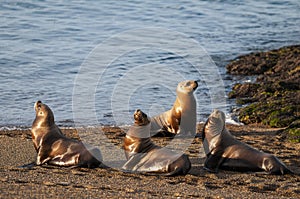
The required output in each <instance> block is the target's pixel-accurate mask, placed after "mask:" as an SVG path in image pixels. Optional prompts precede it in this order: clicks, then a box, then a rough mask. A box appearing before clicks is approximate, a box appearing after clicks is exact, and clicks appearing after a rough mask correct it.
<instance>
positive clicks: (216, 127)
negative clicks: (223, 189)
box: [24, 80, 292, 176]
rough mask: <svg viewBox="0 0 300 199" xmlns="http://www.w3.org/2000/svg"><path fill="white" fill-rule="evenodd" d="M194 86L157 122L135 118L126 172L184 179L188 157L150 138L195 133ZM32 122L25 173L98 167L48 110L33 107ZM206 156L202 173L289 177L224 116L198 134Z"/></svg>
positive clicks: (93, 154)
mask: <svg viewBox="0 0 300 199" xmlns="http://www.w3.org/2000/svg"><path fill="white" fill-rule="evenodd" d="M197 87H198V83H197V82H196V81H191V80H187V81H183V82H180V83H179V84H178V86H177V89H176V93H177V97H176V100H175V102H174V104H173V106H172V108H171V109H170V110H168V111H166V112H164V113H162V114H160V115H158V116H155V117H152V118H148V116H147V115H146V114H145V113H143V112H142V111H141V110H136V112H135V113H134V124H133V125H132V126H131V128H130V129H129V131H128V132H127V134H126V137H125V138H124V150H125V156H126V159H127V162H126V163H125V164H124V165H123V167H122V170H123V171H124V172H137V173H147V174H155V175H166V176H171V175H185V174H187V173H188V171H189V170H190V168H191V162H190V160H189V158H188V156H187V155H186V154H183V153H177V152H174V151H172V150H170V149H167V148H164V147H160V146H157V145H155V144H154V143H153V142H152V141H151V136H150V135H151V133H150V132H152V133H153V132H158V131H167V132H168V133H169V134H171V135H176V134H188V135H192V136H193V135H195V133H196V123H197V121H196V99H195V97H194V94H193V92H194V91H195V90H196V88H197ZM34 109H35V111H36V118H35V120H34V122H33V124H32V130H31V132H32V141H33V144H34V147H35V149H36V151H37V158H36V161H35V162H34V163H31V164H28V165H24V167H32V166H36V165H38V166H40V165H43V164H50V165H55V166H68V167H70V166H71V167H88V168H95V167H98V166H100V165H101V161H102V155H101V152H100V150H99V149H97V148H96V147H92V146H87V145H85V144H84V143H82V142H80V141H77V140H73V139H70V138H67V137H66V136H64V135H63V134H62V133H61V130H60V129H59V128H58V127H57V126H56V125H55V122H54V114H53V112H52V111H51V109H50V108H49V107H48V106H47V105H45V104H43V103H42V102H41V101H37V102H36V103H35V105H34ZM202 140H203V147H204V150H205V153H206V161H205V164H204V169H206V170H208V171H209V172H218V170H219V169H229V170H234V171H266V172H267V173H270V174H287V173H292V171H290V170H289V169H288V168H287V167H286V166H285V165H284V164H283V163H282V162H281V161H280V160H278V158H276V157H275V156H274V155H271V154H267V153H263V152H260V151H258V150H256V149H254V148H252V147H251V146H249V145H246V144H244V143H242V142H240V141H238V140H236V139H235V138H234V137H233V136H232V135H231V134H230V133H229V132H228V131H227V130H226V128H225V115H224V113H223V112H221V111H219V110H214V111H213V112H212V114H211V115H210V116H209V118H208V119H207V121H206V123H205V125H204V128H203V132H202Z"/></svg>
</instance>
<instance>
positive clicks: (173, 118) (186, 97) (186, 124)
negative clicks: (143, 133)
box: [150, 80, 198, 135]
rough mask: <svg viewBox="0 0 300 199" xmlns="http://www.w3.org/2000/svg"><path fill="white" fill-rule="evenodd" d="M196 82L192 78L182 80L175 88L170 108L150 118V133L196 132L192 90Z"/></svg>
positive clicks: (174, 133) (195, 107)
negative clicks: (174, 96)
mask: <svg viewBox="0 0 300 199" xmlns="http://www.w3.org/2000/svg"><path fill="white" fill-rule="evenodd" d="M197 87H198V83H197V81H194V80H186V81H182V82H180V83H179V84H178V86H177V88H176V94H177V96H176V100H175V102H174V104H173V106H172V108H171V109H170V110H168V111H166V112H163V113H161V114H159V115H157V116H154V117H152V118H151V119H150V120H151V134H156V133H157V132H159V131H163V132H168V133H171V135H176V134H178V133H182V134H185V135H194V134H195V133H196V122H197V105H196V99H195V96H194V91H195V90H196V89H197Z"/></svg>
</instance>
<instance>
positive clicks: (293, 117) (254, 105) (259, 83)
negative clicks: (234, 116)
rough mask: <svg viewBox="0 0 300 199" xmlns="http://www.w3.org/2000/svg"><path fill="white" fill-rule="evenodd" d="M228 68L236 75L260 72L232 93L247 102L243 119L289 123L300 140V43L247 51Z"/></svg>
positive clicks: (241, 112) (241, 114) (241, 111)
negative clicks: (254, 79) (250, 81)
mask: <svg viewBox="0 0 300 199" xmlns="http://www.w3.org/2000/svg"><path fill="white" fill-rule="evenodd" d="M226 68H227V71H228V73H230V74H232V75H251V76H253V75H256V76H257V78H256V82H254V83H245V84H236V85H235V86H234V87H233V89H232V91H231V92H230V93H229V98H236V100H237V103H239V104H247V106H245V107H243V108H240V109H239V119H240V121H241V122H243V123H245V124H250V123H263V124H266V125H269V126H271V127H288V128H287V129H286V131H288V132H289V135H290V137H291V139H293V140H294V141H298V142H300V45H296V46H288V47H283V48H280V49H277V50H271V51H268V52H257V53H251V54H249V55H243V56H240V57H238V58H237V59H236V60H234V61H232V62H231V63H229V64H228V65H227V66H226Z"/></svg>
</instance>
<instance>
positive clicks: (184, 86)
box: [176, 80, 198, 94]
mask: <svg viewBox="0 0 300 199" xmlns="http://www.w3.org/2000/svg"><path fill="white" fill-rule="evenodd" d="M197 87H198V83H197V81H194V80H185V81H182V82H180V83H179V84H178V86H177V90H176V91H177V93H178V92H179V93H185V94H193V92H194V91H195V90H196V89H197Z"/></svg>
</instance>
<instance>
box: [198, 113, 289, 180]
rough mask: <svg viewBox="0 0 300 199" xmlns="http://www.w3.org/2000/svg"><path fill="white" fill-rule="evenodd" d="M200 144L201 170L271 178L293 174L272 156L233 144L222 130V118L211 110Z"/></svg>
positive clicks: (247, 146) (222, 114)
mask: <svg viewBox="0 0 300 199" xmlns="http://www.w3.org/2000/svg"><path fill="white" fill-rule="evenodd" d="M202 141H203V147H204V151H205V153H206V160H205V163H204V168H205V169H207V170H208V171H211V172H218V169H219V168H220V169H228V170H234V171H266V172H267V173H270V174H286V173H292V172H291V171H290V170H289V169H288V168H287V167H286V166H285V165H284V164H283V163H282V162H281V161H280V160H279V159H278V158H276V157H275V156H274V155H271V154H268V153H264V152H261V151H258V150H256V149H254V148H252V147H251V146H249V145H247V144H245V143H242V142H240V141H238V140H236V139H235V138H234V137H233V136H232V135H231V134H230V132H229V131H228V130H227V129H226V127H225V114H224V113H223V112H222V111H219V110H214V111H213V112H212V113H211V114H210V116H209V118H208V119H207V121H206V123H205V125H204V128H203V132H202Z"/></svg>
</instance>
